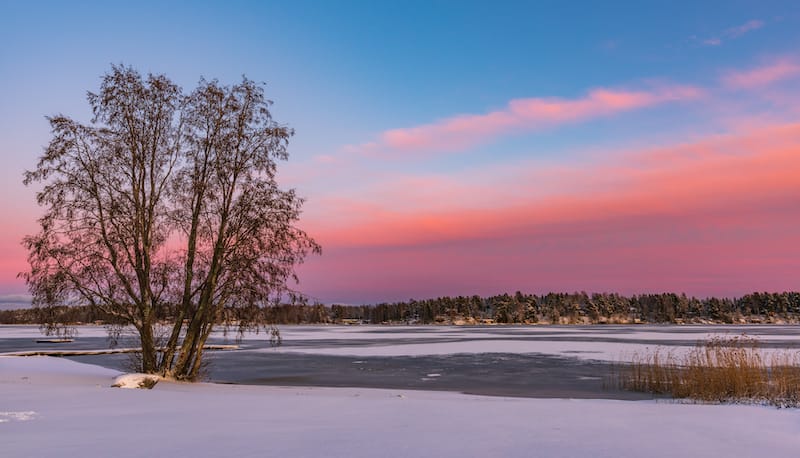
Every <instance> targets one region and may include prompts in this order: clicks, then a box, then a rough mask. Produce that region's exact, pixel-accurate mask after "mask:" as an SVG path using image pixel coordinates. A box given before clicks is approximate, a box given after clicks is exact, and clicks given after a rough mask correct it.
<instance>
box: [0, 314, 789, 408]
mask: <svg viewBox="0 0 800 458" xmlns="http://www.w3.org/2000/svg"><path fill="white" fill-rule="evenodd" d="M280 329H281V334H282V336H283V345H281V346H280V347H271V346H270V344H269V342H268V339H267V336H266V335H265V334H248V335H246V336H245V337H244V340H242V341H241V342H240V349H239V350H236V351H223V352H209V353H208V358H207V359H208V362H209V366H208V369H207V372H206V378H207V380H209V381H213V382H219V383H234V384H247V385H277V386H321V387H361V388H392V389H415V390H435V391H455V392H463V393H470V394H483V395H500V396H517V397H535V398H606V399H643V398H647V397H648V396H646V395H643V394H638V393H631V392H626V391H621V390H618V389H616V388H615V387H614V386H613V385H614V384H613V383H611V380H612V373H613V370H614V366H615V365H618V364H620V363H624V362H625V361H627V360H629V358H630V356H631V355H632V354H633V353H634V352H636V351H642V350H644V349H646V348H655V347H661V348H663V349H665V350H672V351H675V352H681V351H685V350H686V349H688V348H690V347H691V346H692V345H694V344H695V343H696V342H697V341H699V340H703V339H705V338H707V337H709V336H712V335H728V336H735V335H742V334H745V335H748V336H752V337H755V338H757V339H758V340H759V342H760V345H761V347H762V348H764V350H765V351H770V350H772V349H790V350H793V349H797V350H798V351H800V327H798V326H771V325H770V326H768V325H759V326H719V325H716V326H630V325H629V326H478V327H457V326H282V327H281V328H280ZM37 337H40V334H39V332H38V329H37V328H36V327H31V326H1V327H0V353H3V352H14V351H24V350H42V349H48V348H51V349H59V350H89V349H103V348H108V341H107V339H106V334H105V330H104V329H103V328H102V327H88V326H87V327H79V328H78V336H77V337H76V339H75V341H74V342H72V343H68V344H40V343H35V339H36V338H37ZM231 342H232V338H226V337H225V336H224V335H223V334H222V333H216V334H215V335H214V336H213V337H212V339H210V342H209V343H215V344H222V343H231ZM135 345H136V342H135V339H129V340H127V341H123V342H121V343H120V346H123V347H126V346H135ZM70 359H73V360H75V361H80V362H84V363H91V364H97V365H101V366H105V367H109V368H112V369H118V370H127V367H126V365H127V364H128V362H129V360H130V355H125V354H117V355H92V356H74V357H70Z"/></svg>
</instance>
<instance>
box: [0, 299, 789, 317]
mask: <svg viewBox="0 0 800 458" xmlns="http://www.w3.org/2000/svg"><path fill="white" fill-rule="evenodd" d="M224 313H225V315H226V316H225V318H226V319H227V321H229V322H230V321H233V322H235V321H237V320H241V321H247V322H267V323H273V324H324V323H345V324H355V323H370V324H398V323H415V324H437V323H438V324H481V323H520V324H597V323H609V324H615V323H708V322H713V323H781V322H783V323H796V322H800V293H797V292H784V293H753V294H748V295H745V296H743V297H740V298H734V299H729V298H722V299H720V298H715V297H711V298H705V299H698V298H694V297H687V296H686V295H685V294H680V295H678V294H673V293H665V294H643V295H634V296H630V297H628V296H621V295H619V294H609V293H603V294H587V293H584V292H581V293H550V294H546V295H543V296H537V295H531V294H522V293H520V292H517V293H515V294H513V295H509V294H502V295H499V296H491V297H479V296H458V297H440V298H436V299H427V300H420V301H417V300H410V301H408V302H393V303H381V304H375V305H357V306H354V305H338V304H334V305H323V304H292V305H289V304H285V305H276V306H271V307H266V308H263V309H249V310H246V311H241V310H234V309H231V310H226V311H225V312H224ZM161 319H162V320H164V321H169V320H170V316H169V314H166V315H164V316H162V317H161ZM42 321H57V322H61V323H109V322H112V321H113V320H111V318H110V317H108V316H105V315H103V314H102V313H100V312H98V311H97V310H94V309H93V308H91V307H88V306H74V307H58V308H52V309H48V310H47V311H43V310H38V309H20V310H7V311H0V323H5V324H36V323H40V322H42Z"/></svg>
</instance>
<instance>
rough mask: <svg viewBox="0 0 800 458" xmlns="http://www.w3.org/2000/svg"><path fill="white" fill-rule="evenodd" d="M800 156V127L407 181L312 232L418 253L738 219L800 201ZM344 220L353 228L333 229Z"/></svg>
mask: <svg viewBox="0 0 800 458" xmlns="http://www.w3.org/2000/svg"><path fill="white" fill-rule="evenodd" d="M798 149H800V124H786V125H773V126H768V127H759V128H758V129H756V130H754V131H752V132H745V133H740V134H736V135H728V136H716V137H710V138H708V139H704V140H701V141H697V142H694V143H691V144H683V145H677V146H673V147H664V148H658V149H651V150H646V151H639V152H625V153H619V154H617V155H616V156H613V157H607V158H605V160H604V162H602V163H597V164H589V165H587V166H584V167H583V168H573V169H572V170H571V171H568V172H569V173H568V174H566V175H565V174H564V170H563V169H562V168H557V167H550V168H537V169H536V170H534V171H529V170H525V167H524V164H523V165H516V166H511V167H507V168H506V169H505V171H502V170H500V169H499V170H493V171H489V172H487V173H486V174H485V175H486V176H488V175H491V174H493V173H496V172H502V174H501V175H500V176H497V177H495V178H494V179H491V180H484V181H483V182H481V181H478V180H475V177H474V176H473V175H471V174H467V175H462V176H460V177H455V176H448V177H428V178H419V177H410V178H408V179H404V178H401V179H399V180H395V181H394V182H392V183H381V184H380V185H378V186H377V187H373V188H371V189H366V190H363V189H362V190H361V191H360V192H361V194H362V197H361V198H358V197H354V198H351V199H342V198H340V199H338V200H337V201H327V202H324V205H325V206H326V207H327V208H328V214H326V215H325V217H323V218H321V219H320V220H318V221H314V220H311V221H309V224H311V225H313V226H315V227H314V228H313V230H312V232H314V233H319V234H320V237H321V239H322V241H323V242H328V243H329V244H333V245H335V246H382V245H414V244H419V243H432V242H437V241H443V240H453V239H464V238H474V237H486V236H498V235H500V234H507V233H509V232H515V231H522V232H525V231H528V230H530V229H531V228H532V227H538V226H540V225H548V224H565V223H581V222H587V221H597V220H604V219H608V218H616V217H630V216H632V215H639V214H658V213H663V214H687V213H691V212H697V211H701V210H703V209H709V208H710V209H713V208H723V207H724V208H730V209H731V210H733V209H735V208H736V206H737V205H739V204H742V205H745V204H747V205H750V204H752V203H753V202H756V203H757V202H762V201H765V202H768V201H769V199H770V198H772V197H776V198H777V197H781V196H787V195H790V196H791V195H800V183H798V181H797V180H796V176H797V174H798V173H800V156H798V155H797V151H798ZM548 176H551V178H552V176H557V177H559V179H557V180H553V179H551V180H550V181H548V180H547V177H548ZM498 183H504V184H505V186H502V185H498ZM573 183H574V184H573ZM543 188H546V189H543ZM730 203H733V205H729V204H730ZM401 204H402V205H401ZM701 213H702V211H701ZM335 214H340V215H344V218H342V219H340V220H338V221H336V220H333V219H332V218H331V217H330V216H331V215H335ZM310 229H312V228H310Z"/></svg>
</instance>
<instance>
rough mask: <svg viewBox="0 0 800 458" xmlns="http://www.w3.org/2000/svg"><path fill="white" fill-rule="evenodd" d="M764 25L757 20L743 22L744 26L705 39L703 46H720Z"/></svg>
mask: <svg viewBox="0 0 800 458" xmlns="http://www.w3.org/2000/svg"><path fill="white" fill-rule="evenodd" d="M764 25H765V23H764V21H761V20H758V19H752V20H749V21H747V22H745V23H744V24H741V25H737V26H736V27H731V28H728V29H725V30H724V31H723V32H722V33H721V34H719V35H718V36H714V37H710V38H706V39H705V40H703V44H704V45H706V46H720V45H721V44H722V43H723V42H724V41H725V40H732V39H735V38H739V37H741V36H742V35H744V34H746V33H749V32H752V31H754V30H758V29H760V28H762V27H764Z"/></svg>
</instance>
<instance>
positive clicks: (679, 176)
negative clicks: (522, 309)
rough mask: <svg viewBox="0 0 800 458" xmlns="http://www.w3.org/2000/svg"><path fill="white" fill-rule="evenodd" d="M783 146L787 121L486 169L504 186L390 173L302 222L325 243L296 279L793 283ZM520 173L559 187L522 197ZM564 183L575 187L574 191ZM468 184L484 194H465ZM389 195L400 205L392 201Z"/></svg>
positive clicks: (584, 284)
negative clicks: (412, 180)
mask: <svg viewBox="0 0 800 458" xmlns="http://www.w3.org/2000/svg"><path fill="white" fill-rule="evenodd" d="M797 151H800V124H781V125H771V126H759V127H758V128H754V129H752V130H751V131H745V132H738V133H736V134H731V135H724V136H713V137H708V138H705V139H701V140H699V141H696V142H693V143H688V144H681V145H676V146H671V147H663V148H657V149H648V150H642V151H634V152H624V153H619V154H616V155H613V156H611V155H609V156H608V157H606V160H605V161H603V162H598V163H596V164H590V165H589V166H586V167H583V168H579V169H574V168H573V171H572V174H571V175H569V176H567V177H564V176H563V175H561V171H557V169H554V168H551V169H545V170H537V171H535V172H530V171H522V170H517V171H516V172H514V171H513V169H511V168H510V169H509V171H507V173H506V175H505V176H503V177H499V178H498V180H499V181H505V182H506V183H507V186H505V187H503V186H495V183H494V182H490V183H481V182H478V183H470V182H469V181H470V180H471V178H472V177H470V176H461V177H458V176H449V177H445V178H447V180H444V181H442V180H437V179H435V178H429V179H425V180H422V181H419V182H418V184H419V185H420V186H424V187H433V188H434V189H439V188H444V187H447V186H454V183H455V184H457V182H458V180H459V179H462V180H463V181H465V183H463V184H462V185H461V186H457V187H456V188H455V189H456V191H459V192H461V191H465V190H467V189H470V188H476V189H473V190H472V193H473V194H469V195H462V196H458V195H457V194H458V193H457V192H456V191H453V192H452V195H443V196H442V199H441V201H438V200H437V199H434V198H432V197H431V196H429V195H428V196H426V195H425V194H424V193H422V192H420V193H413V192H408V190H407V188H406V191H405V192H404V191H403V189H404V186H402V185H401V183H402V182H401V183H398V184H397V185H391V186H389V187H388V188H387V187H384V186H383V185H382V186H379V187H378V188H376V189H373V192H370V193H368V195H369V196H379V198H380V201H381V202H382V205H381V204H380V203H379V202H377V201H373V202H371V203H370V204H369V205H368V204H361V205H359V203H358V201H355V202H349V203H348V202H342V205H345V206H346V210H345V212H346V213H347V214H348V217H347V222H346V223H345V222H343V224H339V225H330V224H328V223H329V222H328V221H318V222H313V221H308V223H309V227H308V229H309V230H310V231H311V232H313V233H314V234H315V235H316V236H318V239H319V240H320V241H321V242H322V243H323V244H324V246H325V247H326V254H325V256H323V257H321V258H319V259H316V258H315V259H312V260H310V261H309V264H308V265H307V266H305V267H304V268H303V272H302V274H303V277H304V278H305V280H304V283H305V285H306V286H307V287H308V288H309V292H311V293H312V294H317V295H321V296H325V297H341V298H342V300H345V297H346V295H347V294H351V293H352V291H357V292H358V293H357V294H358V295H360V296H359V297H362V298H364V297H375V300H392V299H408V298H409V297H421V296H435V295H439V294H473V293H476V294H494V293H497V292H502V291H514V290H516V289H521V290H525V291H542V292H544V291H548V290H581V289H585V290H589V291H591V290H599V291H619V292H623V293H632V292H643V291H664V290H672V291H686V292H688V293H690V294H742V293H744V292H747V291H749V290H753V289H759V290H783V289H797V288H798V287H800V283H798V280H797V278H796V275H795V272H796V270H797V269H798V268H800V234H798V233H797V227H799V226H798V225H800V213H798V212H797V211H796V210H797V206H798V204H799V203H800V201H798V199H800V182H798V180H797V179H796V177H797V176H798V174H800V156H798V154H797ZM517 169H519V167H518V168H517ZM526 173H536V174H541V176H546V175H548V174H552V173H555V174H558V175H559V176H560V177H562V178H563V182H562V187H561V194H555V195H552V196H548V197H547V198H538V197H536V194H535V193H536V191H537V188H538V187H539V186H540V185H541V183H540V182H539V181H537V180H533V181H531V180H528V179H527V178H528V177H527V176H526ZM451 180H452V181H451ZM573 182H574V183H576V184H577V183H588V185H586V188H581V189H580V192H578V193H575V192H572V191H573V186H572V185H571V183H573ZM393 193H394V194H393ZM479 194H483V195H486V199H487V201H493V202H494V206H476V205H475V204H474V202H473V201H472V197H473V196H474V195H479ZM515 195H517V196H521V198H517V199H514V197H513V196H515ZM525 197H527V198H528V199H527V201H526V199H525ZM400 201H403V202H406V203H407V207H408V208H407V210H402V209H401V210H397V208H396V206H395V205H394V203H393V202H400ZM408 201H410V202H408ZM432 201H435V202H432ZM348 292H350V293H348ZM370 294H374V296H370Z"/></svg>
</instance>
